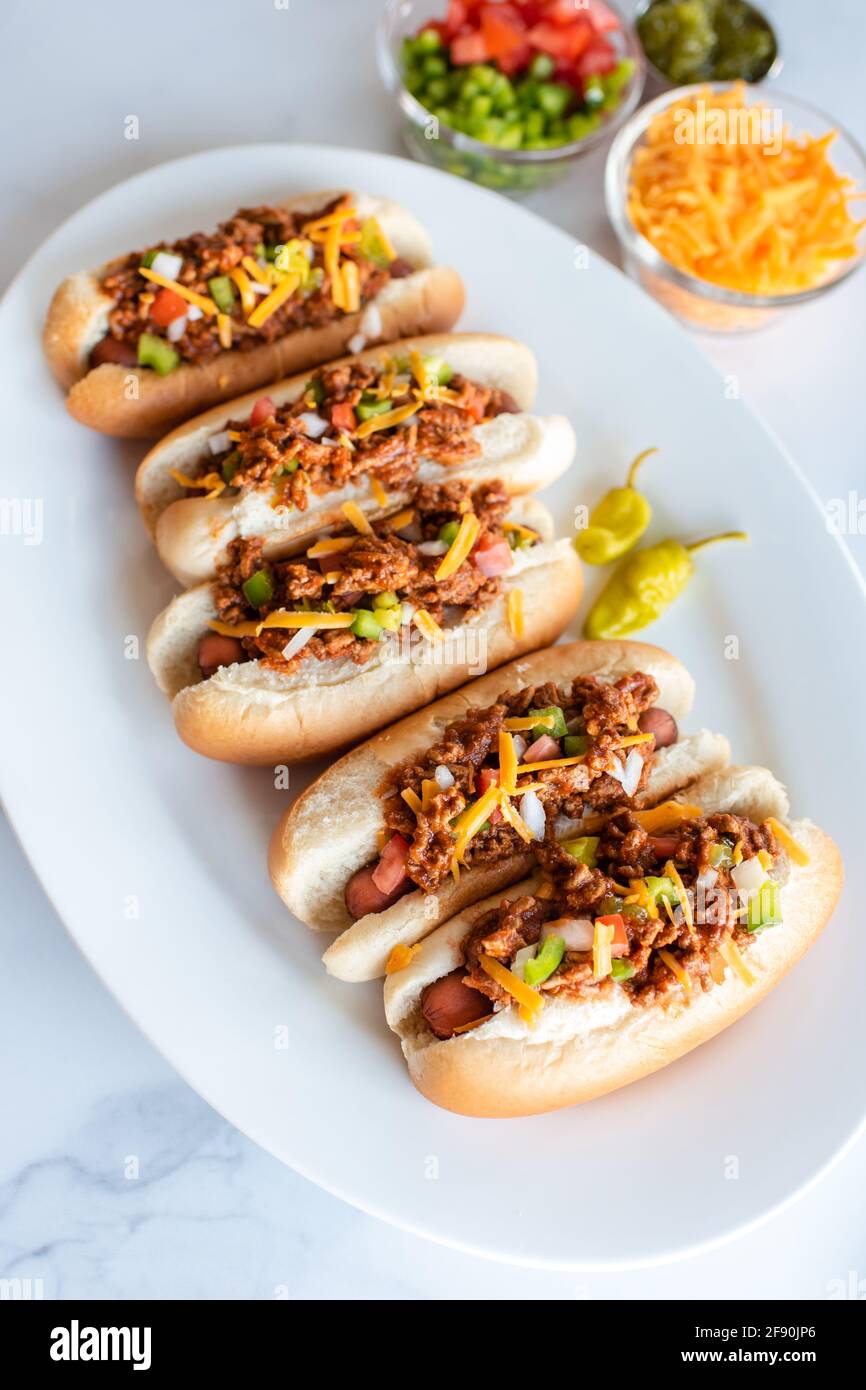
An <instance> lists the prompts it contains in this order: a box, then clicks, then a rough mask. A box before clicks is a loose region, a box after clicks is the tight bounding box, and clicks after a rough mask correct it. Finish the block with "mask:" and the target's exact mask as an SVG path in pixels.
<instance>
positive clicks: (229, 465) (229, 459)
mask: <svg viewBox="0 0 866 1390" xmlns="http://www.w3.org/2000/svg"><path fill="white" fill-rule="evenodd" d="M240 464H241V456H240V454H239V453H238V451H237V449H232V451H231V453H230V454H226V456H225V458H224V459H223V462H222V468H221V470H220V471H221V473H222V475H223V481H224V482H226V483H230V482H231V480H232V478H233V477H234V476H235V474H236V473H237V471H238V469H239V468H240Z"/></svg>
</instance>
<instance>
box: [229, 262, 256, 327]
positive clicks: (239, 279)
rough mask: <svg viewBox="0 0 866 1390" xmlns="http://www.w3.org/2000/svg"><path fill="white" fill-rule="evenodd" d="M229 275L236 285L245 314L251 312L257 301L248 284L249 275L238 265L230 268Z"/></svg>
mask: <svg viewBox="0 0 866 1390" xmlns="http://www.w3.org/2000/svg"><path fill="white" fill-rule="evenodd" d="M229 275H230V276H231V278H232V280H234V282H235V284H236V285H237V287H238V293H239V295H240V297H241V307H242V309H243V311H244V313H245V314H247V315H249V314H251V313H252V312H253V309H255V307H256V304H257V302H258V301H257V300H256V296H255V295H254V293H253V290H252V287H251V285H250V278H249V276H248V275H247V273H246V271H245V270H241V268H240V266H239V265H236V266H235V268H234V270H230V271H229Z"/></svg>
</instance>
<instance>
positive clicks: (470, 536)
mask: <svg viewBox="0 0 866 1390" xmlns="http://www.w3.org/2000/svg"><path fill="white" fill-rule="evenodd" d="M480 530H481V522H480V521H479V520H478V517H477V516H476V515H475V513H474V512H466V513H465V514H464V516H463V520H462V521H461V522H460V528H459V530H458V532H457V535H456V536H455V537H454V540H453V541H452V542H451V544H450V546H449V547H448V551H447V553H446V554H445V555H443V556H442V559H441V561H440V563H439V564H438V565H437V567H436V576H435V577H436V582H437V584H439V583H441V581H442V580H443V579H450V578H451V576H452V574H454V573H455V572H456V571H457V570H459V568H460V566H461V565H462V564H463V561H464V560H465V559H467V557H468V555H469V552H470V551H471V549H472V547H473V545H474V544H475V542H476V540H477V539H478V532H479V531H480Z"/></svg>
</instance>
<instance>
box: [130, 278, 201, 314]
mask: <svg viewBox="0 0 866 1390" xmlns="http://www.w3.org/2000/svg"><path fill="white" fill-rule="evenodd" d="M138 273H139V275H143V276H144V278H145V280H152V281H153V283H154V284H155V285H161V286H162V288H163V289H164V290H173V291H174V293H175V294H179V295H180V297H181V299H185V300H186V302H187V303H188V304H194V305H195V306H196V308H197V309H201V311H202V313H203V314H207V316H208V318H213V316H214V314H215V313H216V312H217V306H216V305H215V304H214V302H213V300H212V299H210V298H209V297H208V296H207V295H205V294H196V292H195V290H188V289H187V287H186V285H179V284H178V282H177V280H169V279H167V277H166V276H165V275H159V274H157V272H156V271H155V270H150V269H149V268H148V266H146V265H140V266H139V267H138Z"/></svg>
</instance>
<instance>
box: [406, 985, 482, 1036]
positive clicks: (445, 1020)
mask: <svg viewBox="0 0 866 1390" xmlns="http://www.w3.org/2000/svg"><path fill="white" fill-rule="evenodd" d="M464 973H465V972H464V971H463V970H462V969H457V970H452V971H451V974H450V975H443V976H442V979H441V980H434V981H433V983H432V984H430V985H427V987H426V989H424V990H423V991H422V994H421V1013H422V1014H423V1015H424V1019H425V1021H426V1023H427V1025H428V1027H429V1028H430V1030H431V1032H433V1033H435V1034H436V1037H437V1038H451V1037H453V1036H454V1029H455V1028H459V1027H460V1026H461V1025H462V1024H464V1023H474V1022H475V1020H476V1019H478V1018H486V1017H487V1015H488V1014H490V1013H492V1012H493V1003H492V1001H491V1000H490V999H488V998H487V997H486V995H483V994H481V993H480V992H479V991H478V990H477V989H472V987H471V986H470V985H465V984H464V983H463V977H464Z"/></svg>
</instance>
